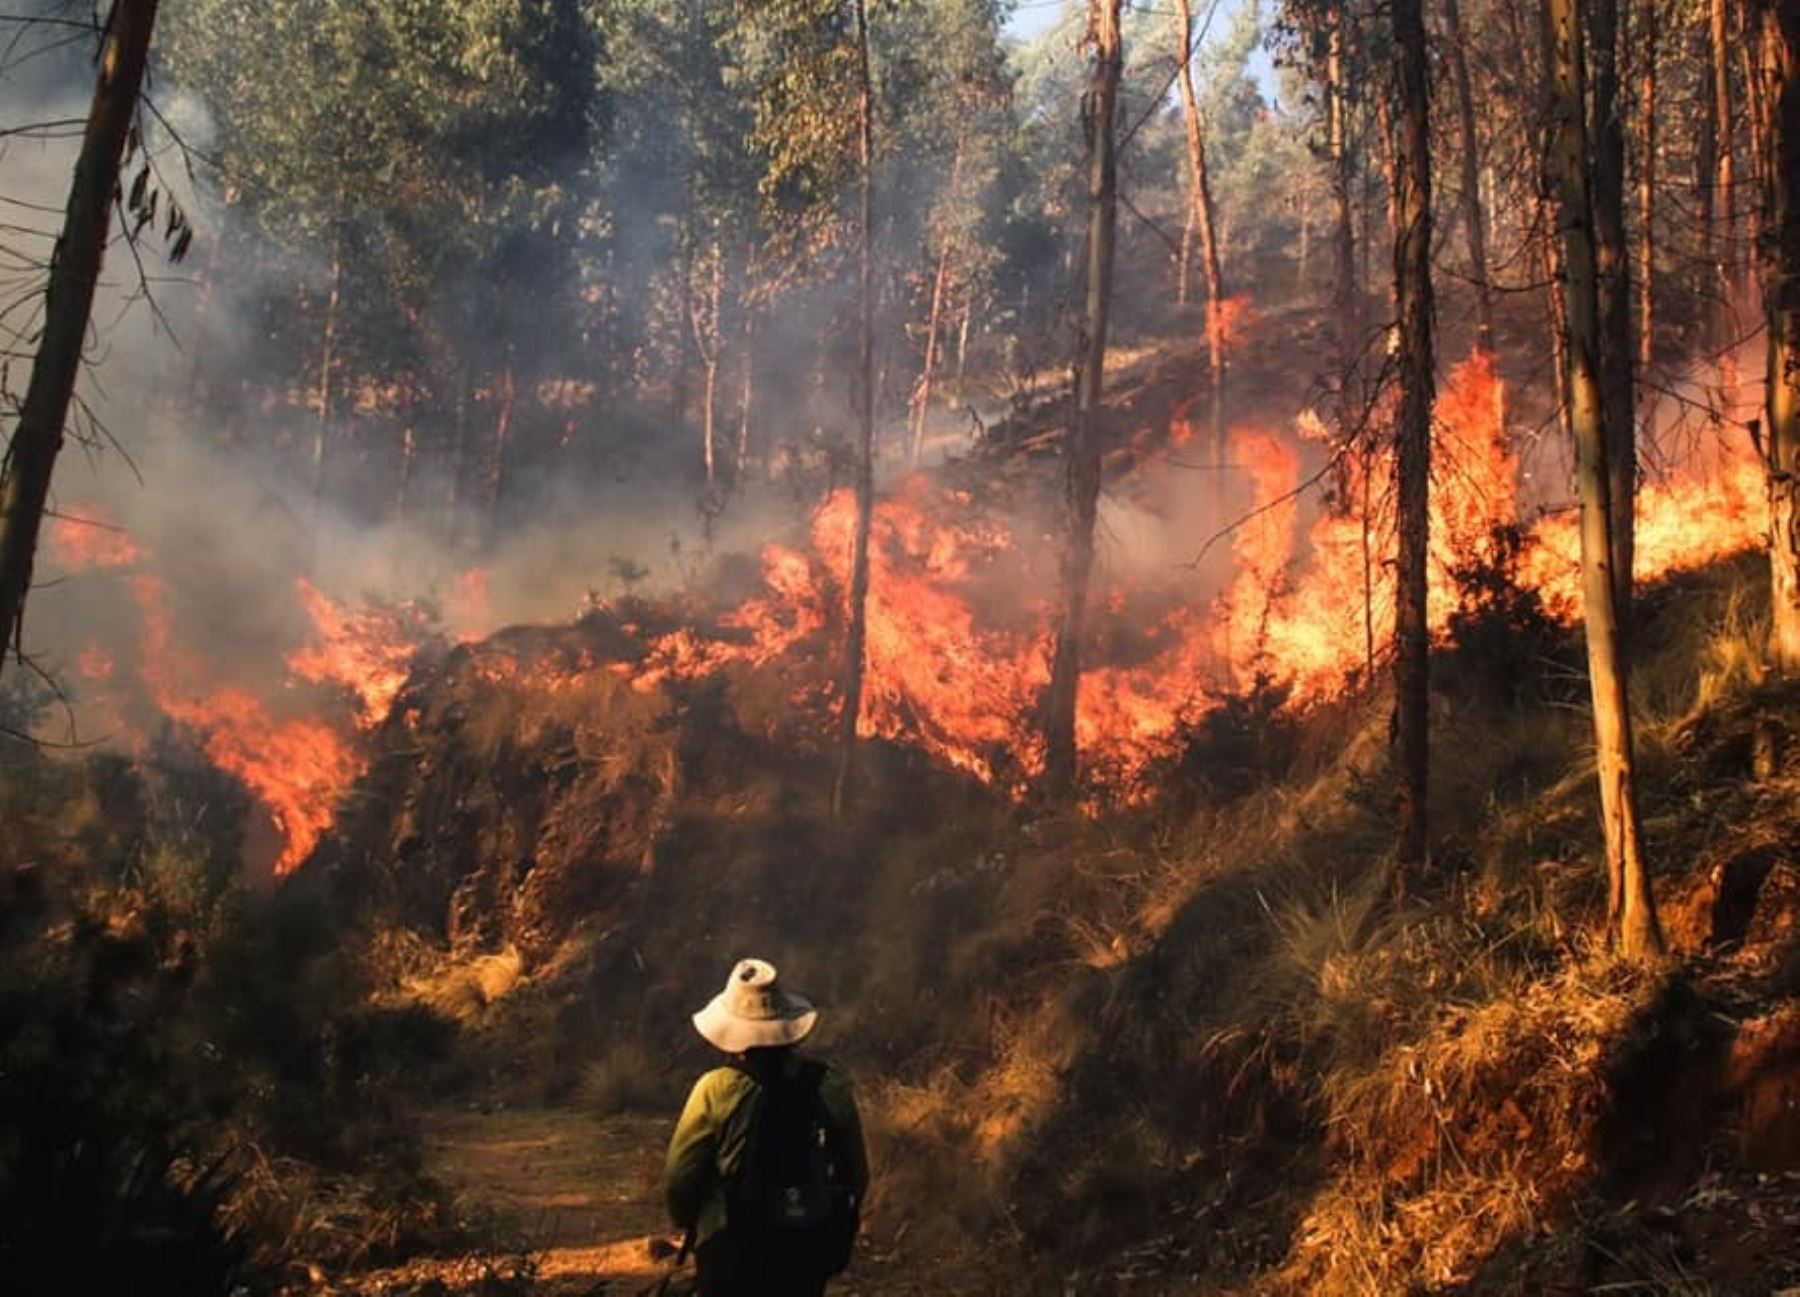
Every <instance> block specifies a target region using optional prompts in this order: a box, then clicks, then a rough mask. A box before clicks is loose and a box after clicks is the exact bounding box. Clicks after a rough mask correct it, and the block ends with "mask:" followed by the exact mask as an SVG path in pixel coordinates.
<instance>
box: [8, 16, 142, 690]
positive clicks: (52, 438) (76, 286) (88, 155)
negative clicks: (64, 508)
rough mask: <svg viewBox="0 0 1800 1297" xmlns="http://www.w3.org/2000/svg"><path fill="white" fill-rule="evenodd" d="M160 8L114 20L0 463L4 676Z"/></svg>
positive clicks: (16, 638) (16, 643)
mask: <svg viewBox="0 0 1800 1297" xmlns="http://www.w3.org/2000/svg"><path fill="white" fill-rule="evenodd" d="M156 3H157V0H117V3H115V4H114V5H113V8H112V12H111V14H110V15H109V16H108V18H107V28H106V38H105V41H104V43H103V45H102V46H101V51H100V71H99V75H98V77H97V79H96V81H95V84H94V97H93V100H92V102H91V103H90V105H89V107H88V116H87V125H86V127H85V128H84V129H83V132H82V137H81V153H80V155H79V156H78V157H77V158H76V161H75V174H74V178H73V180H72V182H71V183H70V186H69V202H68V206H67V208H66V209H65V211H64V213H63V226H62V232H61V233H60V234H59V235H58V236H57V240H56V248H55V251H54V252H53V253H52V254H51V259H50V277H49V283H48V285H47V286H46V288H45V291H44V314H43V332H42V333H41V334H40V335H39V339H38V348H37V354H36V355H35V356H34V357H33V358H32V362H31V378H30V380H29V381H28V383H27V385H26V389H25V400H24V402H23V403H22V404H21V405H20V406H19V417H18V422H17V423H16V424H15V425H14V427H13V435H12V440H11V442H10V443H9V444H8V446H7V450H6V457H5V461H4V463H0V671H3V670H4V669H5V663H6V648H7V646H8V645H12V646H13V647H15V648H19V647H20V646H21V633H22V630H23V624H24V615H25V598H26V595H27V594H28V593H29V592H30V589H31V569H32V563H33V560H34V559H35V558H36V556H37V542H38V532H39V530H40V529H41V528H42V526H43V521H44V505H45V502H46V501H47V500H48V499H49V496H50V476H51V473H52V472H53V471H54V469H55V467H56V457H57V455H58V453H59V452H60V451H61V450H62V445H63V434H64V428H65V425H66V424H67V421H68V417H69V403H70V402H71V401H72V400H73V399H74V396H75V380H76V378H77V376H78V375H79V374H80V372H81V356H82V344H83V342H84V340H85V339H86V337H87V328H88V320H89V317H90V316H91V314H92V311H93V306H94V288H95V285H96V284H97V283H98V282H99V278H100V266H101V262H102V261H103V260H104V258H105V254H106V240H107V229H108V226H109V223H110V221H111V214H112V201H113V193H114V191H115V190H116V189H117V188H118V184H119V156H120V153H121V152H122V151H123V149H124V147H125V137H126V134H127V133H128V132H129V131H130V129H131V120H132V114H133V112H134V111H135V110H136V108H137V101H138V90H139V88H140V87H141V86H142V84H143V80H144V63H145V60H146V57H147V55H148V52H149V49H150V33H151V30H152V29H153V28H154V27H155V25H156Z"/></svg>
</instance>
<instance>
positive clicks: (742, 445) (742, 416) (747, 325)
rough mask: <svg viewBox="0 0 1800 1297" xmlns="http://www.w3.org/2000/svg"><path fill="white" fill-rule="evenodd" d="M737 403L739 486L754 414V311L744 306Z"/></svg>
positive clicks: (747, 459) (746, 459) (746, 457)
mask: <svg viewBox="0 0 1800 1297" xmlns="http://www.w3.org/2000/svg"><path fill="white" fill-rule="evenodd" d="M739 396H740V400H739V402H738V435H737V454H736V456H735V459H734V464H735V466H736V475H735V480H736V481H737V482H738V483H739V484H740V485H741V484H742V483H743V481H744V473H745V471H746V470H747V468H748V466H749V463H750V428H751V425H752V424H753V423H754V421H755V413H756V311H755V309H754V308H752V307H751V306H750V305H748V304H747V303H746V304H745V306H744V373H743V388H742V390H741V392H740V393H739Z"/></svg>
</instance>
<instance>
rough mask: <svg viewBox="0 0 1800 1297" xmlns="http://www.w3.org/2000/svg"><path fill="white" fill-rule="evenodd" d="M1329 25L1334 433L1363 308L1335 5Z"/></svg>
mask: <svg viewBox="0 0 1800 1297" xmlns="http://www.w3.org/2000/svg"><path fill="white" fill-rule="evenodd" d="M1326 21H1327V22H1329V23H1330V24H1331V30H1330V32H1329V34H1328V36H1327V38H1326V39H1327V45H1326V54H1325V96H1326V147H1327V149H1328V150H1329V152H1330V154H1331V202H1332V207H1333V209H1334V210H1333V216H1334V222H1335V230H1334V236H1333V242H1334V244H1335V245H1336V257H1335V265H1334V267H1333V269H1334V270H1335V271H1336V274H1337V282H1336V285H1335V286H1334V288H1333V290H1332V312H1333V314H1334V315H1335V316H1336V317H1337V335H1338V336H1337V344H1338V370H1339V373H1338V422H1339V434H1340V435H1342V436H1348V435H1349V434H1350V427H1351V424H1352V423H1353V422H1354V420H1353V418H1352V416H1351V411H1352V407H1353V405H1354V401H1353V399H1352V397H1351V393H1350V383H1351V377H1352V375H1354V374H1355V372H1356V368H1357V362H1358V360H1359V358H1360V357H1361V355H1362V311H1361V310H1360V309H1359V308H1360V305H1361V300H1360V296H1359V294H1358V292H1357V287H1356V226H1355V224H1354V223H1353V217H1352V207H1353V195H1352V192H1351V191H1352V186H1353V180H1354V170H1355V168H1354V163H1353V160H1352V158H1351V156H1350V134H1349V124H1348V121H1347V117H1348V110H1347V107H1346V99H1347V98H1348V94H1349V92H1348V90H1347V89H1346V88H1345V86H1344V43H1345V39H1344V28H1345V25H1346V24H1347V23H1348V22H1349V18H1348V17H1347V16H1346V15H1345V13H1344V11H1343V10H1342V9H1341V8H1340V9H1335V10H1333V11H1332V13H1331V14H1330V15H1329V16H1328V17H1327V19H1326Z"/></svg>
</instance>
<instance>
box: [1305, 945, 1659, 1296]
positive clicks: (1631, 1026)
mask: <svg viewBox="0 0 1800 1297" xmlns="http://www.w3.org/2000/svg"><path fill="white" fill-rule="evenodd" d="M1657 992H1658V983H1657V981H1656V980H1655V979H1654V978H1650V977H1645V976H1641V975H1637V974H1635V973H1633V972H1631V971H1630V970H1627V969H1625V968H1624V967H1622V966H1617V965H1612V966H1596V967H1584V966H1569V967H1566V968H1565V969H1563V970H1562V971H1560V972H1559V973H1558V974H1557V975H1555V976H1553V977H1550V978H1547V979H1544V980H1541V981H1536V982H1532V983H1530V984H1528V985H1526V986H1524V987H1522V988H1520V989H1518V990H1516V991H1515V992H1513V993H1512V994H1507V995H1499V996H1496V997H1495V998H1492V999H1489V1000H1487V1001H1485V1002H1482V1003H1476V1004H1469V1005H1464V1006H1448V1007H1440V1008H1439V1009H1438V1011H1437V1015H1436V1018H1435V1021H1433V1022H1432V1024H1431V1025H1430V1027H1429V1028H1428V1029H1427V1030H1426V1031H1425V1032H1424V1034H1423V1035H1421V1036H1420V1037H1419V1038H1418V1039H1416V1040H1414V1041H1412V1042H1410V1043H1406V1044H1397V1045H1391V1046H1390V1047H1389V1048H1386V1049H1383V1050H1381V1051H1380V1052H1379V1053H1378V1054H1377V1055H1376V1056H1375V1057H1374V1058H1373V1059H1371V1060H1370V1061H1369V1062H1368V1063H1367V1064H1366V1065H1364V1066H1361V1067H1346V1068H1342V1069H1340V1070H1334V1071H1333V1072H1331V1073H1329V1074H1328V1075H1327V1077H1326V1078H1325V1083H1324V1087H1323V1091H1322V1096H1323V1099H1324V1102H1325V1105H1326V1114H1327V1115H1326V1127H1327V1129H1328V1131H1329V1132H1330V1147H1331V1148H1332V1149H1333V1150H1334V1170H1333V1175H1332V1177H1331V1180H1330V1181H1329V1182H1328V1184H1327V1186H1326V1187H1325V1189H1324V1190H1323V1191H1322V1192H1321V1193H1319V1194H1318V1195H1317V1197H1316V1198H1315V1199H1314V1200H1313V1203H1312V1205H1311V1207H1310V1210H1309V1211H1308V1213H1307V1215H1306V1217H1305V1219H1304V1221H1303V1222H1302V1224H1301V1227H1300V1229H1299V1231H1298V1232H1297V1235H1296V1240H1295V1247H1294V1250H1293V1252H1292V1253H1291V1255H1290V1257H1289V1259H1288V1262H1287V1264H1286V1265H1285V1266H1284V1268H1283V1270H1282V1272H1281V1276H1280V1277H1281V1279H1282V1281H1283V1282H1284V1283H1286V1284H1287V1285H1289V1286H1290V1287H1291V1288H1292V1289H1293V1290H1295V1291H1305V1292H1313V1293H1322V1294H1328V1293H1340V1292H1342V1293H1351V1292H1369V1291H1381V1292H1401V1291H1412V1290H1416V1289H1420V1288H1430V1287H1435V1286H1441V1285H1444V1284H1449V1283H1454V1282H1461V1281H1463V1280H1466V1279H1468V1278H1469V1277H1470V1276H1471V1274H1472V1273H1473V1271H1474V1270H1475V1268H1476V1267H1478V1266H1480V1265H1481V1264H1482V1263H1483V1262H1484V1261H1485V1260H1486V1259H1487V1258H1488V1257H1489V1256H1490V1255H1491V1254H1492V1253H1493V1252H1494V1251H1495V1250H1496V1249H1497V1248H1498V1247H1500V1246H1501V1245H1502V1244H1503V1243H1505V1242H1506V1241H1508V1240H1509V1239H1513V1238H1516V1237H1519V1236H1522V1235H1527V1234H1529V1233H1531V1232H1532V1231H1533V1230H1534V1229H1536V1228H1537V1227H1538V1226H1539V1225H1541V1224H1543V1223H1545V1222H1546V1220H1547V1219H1548V1218H1549V1216H1550V1215H1551V1214H1552V1213H1553V1212H1554V1211H1555V1210H1556V1209H1557V1208H1558V1206H1559V1205H1560V1204H1561V1203H1563V1202H1566V1201H1567V1200H1568V1199H1569V1198H1570V1196H1571V1195H1573V1194H1574V1193H1575V1192H1576V1191H1577V1190H1579V1189H1580V1188H1582V1187H1583V1186H1585V1185H1586V1184H1588V1183H1589V1182H1591V1181H1592V1179H1593V1178H1594V1177H1595V1176H1596V1174H1597V1173H1598V1172H1599V1171H1600V1169H1601V1166H1600V1158H1601V1154H1602V1148H1601V1140H1602V1125H1603V1122H1604V1121H1605V1120H1606V1118H1607V1117H1608V1115H1609V1110H1610V1106H1611V1102H1612V1098H1613V1094H1612V1088H1611V1078H1612V1075H1613V1071H1614V1068H1615V1066H1616V1064H1617V1062H1618V1059H1619V1057H1620V1056H1621V1054H1622V1053H1623V1052H1624V1051H1625V1050H1626V1049H1627V1048H1628V1047H1629V1046H1630V1044H1631V1043H1632V1041H1633V1040H1634V1035H1635V1032H1636V1031H1637V1029H1638V1027H1639V1025H1640V1022H1641V1019H1642V1017H1643V1015H1644V1013H1645V1011H1646V1009H1647V1008H1648V1007H1649V1006H1650V1004H1651V1003H1652V1001H1653V1000H1654V999H1655V997H1656V995H1657Z"/></svg>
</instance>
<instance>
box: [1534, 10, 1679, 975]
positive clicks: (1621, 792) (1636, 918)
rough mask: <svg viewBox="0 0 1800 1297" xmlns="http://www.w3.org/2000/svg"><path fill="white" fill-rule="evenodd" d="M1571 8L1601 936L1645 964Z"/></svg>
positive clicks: (1569, 280) (1647, 936)
mask: <svg viewBox="0 0 1800 1297" xmlns="http://www.w3.org/2000/svg"><path fill="white" fill-rule="evenodd" d="M1576 4H1577V0H1546V7H1545V35H1546V42H1547V44H1548V46H1549V51H1548V55H1549V57H1548V62H1549V66H1550V72H1551V75H1550V109H1551V134H1550V139H1549V156H1548V158H1547V163H1548V172H1549V180H1550V184H1551V186H1552V188H1553V189H1554V191H1555V193H1556V196H1557V205H1558V212H1557V219H1558V225H1559V227H1560V233H1561V236H1562V248H1563V257H1562V261H1563V266H1562V273H1563V279H1564V282H1565V285H1566V291H1565V298H1564V315H1565V320H1566V326H1565V327H1566V332H1567V335H1568V336H1567V339H1566V341H1565V345H1564V350H1563V356H1564V362H1563V363H1564V365H1565V367H1566V369H1567V381H1566V387H1565V390H1566V392H1567V394H1568V397H1567V399H1568V403H1569V425H1570V427H1571V429H1572V430H1573V432H1574V437H1575V462H1576V481H1577V484H1578V487H1579V490H1580V494H1581V570H1582V608H1583V615H1584V618H1585V621H1586V627H1587V658H1588V682H1589V688H1590V691H1591V694H1592V698H1593V707H1594V746H1595V749H1596V752H1595V757H1596V764H1597V767H1598V773H1599V779H1600V818H1601V827H1602V830H1603V833H1604V837H1605V842H1606V865H1607V929H1608V935H1609V936H1610V937H1611V938H1612V939H1613V940H1615V942H1616V943H1617V945H1618V948H1619V950H1620V952H1621V953H1622V954H1624V955H1625V956H1626V957H1628V958H1648V957H1650V956H1653V955H1655V954H1656V953H1658V952H1659V951H1660V950H1661V949H1662V933H1661V930H1660V928H1659V927H1658V925H1657V921H1656V908H1655V904H1654V902H1653V900H1652V897H1651V892H1650V879H1649V874H1648V872H1647V871H1646V869H1645V865H1644V855H1643V844H1642V841H1641V830H1640V826H1639V822H1638V809H1637V788H1636V776H1635V769H1634V765H1633V761H1632V740H1631V713H1630V710H1629V707H1628V705H1627V701H1626V688H1625V686H1626V670H1627V662H1626V657H1625V649H1624V643H1623V640H1622V637H1621V636H1620V633H1619V621H1618V616H1617V612H1616V608H1615V603H1614V601H1615V599H1616V597H1617V585H1616V583H1615V582H1614V580H1613V576H1612V571H1611V568H1612V544H1611V529H1610V527H1609V518H1608V509H1609V499H1608V495H1609V491H1610V488H1611V478H1610V475H1609V473H1608V471H1607V463H1606V452H1607V444H1606V430H1605V422H1604V413H1603V405H1602V398H1601V391H1600V362H1599V352H1600V321H1599V289H1598V285H1597V284H1596V282H1595V280H1596V269H1595V256H1594V235H1593V203H1592V199H1591V197H1590V195H1589V191H1588V152H1587V127H1586V117H1585V109H1584V103H1585V100H1586V86H1585V79H1586V78H1585V74H1584V71H1583V59H1584V57H1585V53H1584V50H1583V48H1582V46H1583V43H1584V35H1585V33H1584V32H1583V29H1582V21H1581V18H1580V16H1579V14H1578V11H1577V9H1576Z"/></svg>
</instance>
